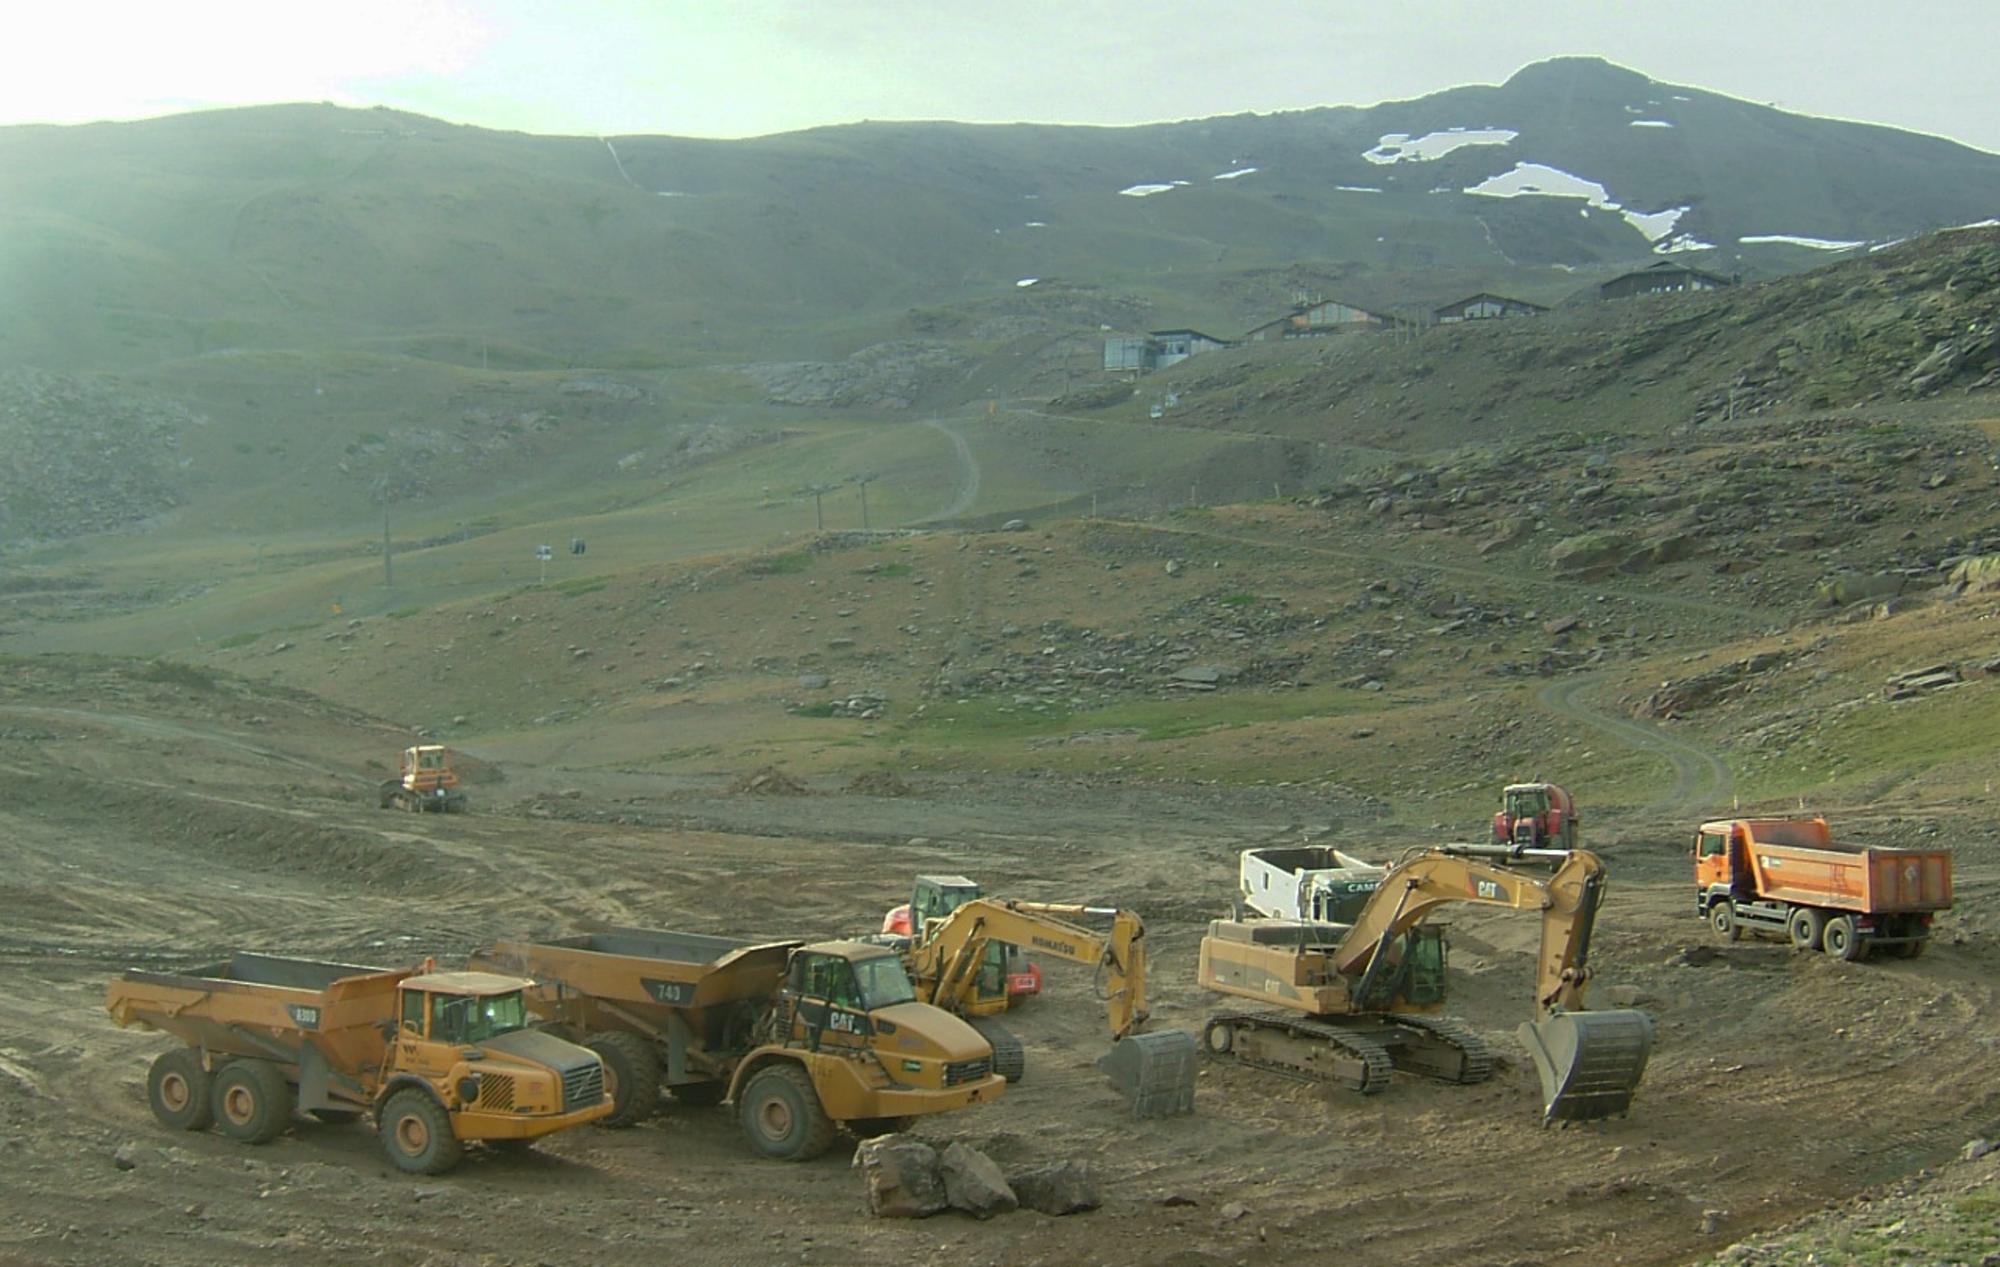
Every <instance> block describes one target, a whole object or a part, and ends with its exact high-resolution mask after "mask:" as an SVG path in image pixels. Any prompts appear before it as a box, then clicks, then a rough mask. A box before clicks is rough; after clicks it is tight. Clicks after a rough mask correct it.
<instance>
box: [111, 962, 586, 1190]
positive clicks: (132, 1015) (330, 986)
mask: <svg viewBox="0 0 2000 1267" xmlns="http://www.w3.org/2000/svg"><path fill="white" fill-rule="evenodd" d="M530 984H532V983H531V982H528V981H524V980H522V979H520V978H519V977H503V976H496V975H493V974H491V973H484V972H432V971H427V970H425V968H403V969H387V968H363V967H356V966H354V965H351V964H339V963H321V962H318V961H316V960H311V959H285V958H280V957H278V956H275V955H259V954H247V953H238V954H236V955H233V956H231V957H230V960H229V962H227V963H222V964H216V965H214V966H213V967H207V968H199V969H196V970H194V971H192V972H188V973H169V972H146V971H141V970H139V969H136V968H135V969H131V970H129V971H127V972H125V973H123V974H122V975H120V976H119V977H117V978H116V979H114V980H113V981H112V982H111V986H110V990H109V991H108V994H107V997H106V1000H105V1005H106V1006H107V1007H108V1008H109V1009H110V1011H111V1018H112V1019H113V1020H115V1021H117V1022H118V1024H120V1025H139V1026H142V1027H144V1028H146V1029H157V1030H163V1031H165V1032H167V1033H169V1034H172V1035H173V1036H174V1037H176V1038H178V1039H180V1040H181V1042H182V1043H183V1044H185V1046H182V1047H176V1048H174V1049H173V1050H171V1051H168V1052H165V1053H163V1054H161V1055H160V1056H159V1057H158V1058H157V1059H155V1060H154V1061H153V1067H152V1071H151V1072H150V1074H149V1075H148V1076H147V1079H146V1093H147V1099H148V1100H149V1101H150V1102H151V1104H152V1109H153V1116H155V1117H157V1118H158V1119H159V1120H160V1122H161V1123H162V1124H163V1125H166V1126H169V1127H172V1128H174V1129H176V1130H188V1131H199V1130H205V1129H207V1128H208V1127H209V1126H211V1125H213V1126H214V1127H215V1128H216V1129H217V1130H218V1131H220V1132H222V1133H223V1134H224V1135H227V1136H229V1137H230V1138H232V1139H237V1140H241V1141H243V1142H244V1143H248V1144H262V1143H266V1142H268V1141H270V1140H272V1139H274V1138H276V1137H277V1136H278V1135H279V1134H280V1133H281V1132H283V1131H284V1129H285V1127H286V1125H287V1124H288V1123H289V1122H290V1121H291V1118H292V1111H293V1110H294V1109H304V1110H306V1111H307V1112H309V1113H311V1114H313V1115H314V1116H315V1117H318V1118H320V1119H322V1120H324V1121H331V1122H348V1121H353V1120H355V1119H357V1118H359V1117H360V1116H361V1115H362V1114H363V1113H373V1114H374V1117H375V1123H376V1129H377V1131H378V1133H379V1134H380V1135H381V1137H382V1146H383V1148H384V1149H385V1150H387V1152H388V1154H389V1160H391V1161H392V1162H394V1163H395V1164H396V1165H397V1167H398V1168H400V1169H402V1170H406V1171H411V1172H414V1173H421V1174H432V1175H434V1174H442V1173H443V1172H444V1171H447V1170H450V1169H451V1168H452V1167H453V1166H455V1165H457V1164H458V1160H459V1157H460V1155H461V1152H462V1150H463V1147H464V1144H465V1143H466V1142H467V1141H470V1140H484V1141H486V1142H487V1143H489V1144H495V1145H503V1144H512V1145H517V1146H525V1145H526V1144H527V1143H528V1142H529V1141H532V1140H534V1139H537V1138H539V1137H541V1136H543V1135H547V1134H550V1133H551V1132H554V1131H560V1130H563V1129H564V1128H566V1127H571V1126H579V1125H581V1124H583V1123H585V1122H590V1121H594V1120H596V1119H597V1118H600V1117H603V1116H605V1115H606V1114H608V1113H610V1112H611V1108H612V1105H611V1099H610V1097H609V1096H607V1095H606V1094H605V1091H604V1066H603V1064H602V1062H600V1061H599V1060H598V1058H597V1056H596V1054H595V1053H593V1052H591V1051H588V1050H586V1049H585V1048H582V1047H578V1046H575V1045H574V1044H571V1043H566V1042H563V1041H561V1040H560V1039H557V1038H555V1037H552V1036H550V1035H548V1034H542V1033H538V1032H536V1031H534V1030H531V1029H529V1028H528V1019H529V1018H528V1011H527V1005H526V1003H525V1001H524V999H523V994H522V992H523V990H524V989H525V988H526V987H527V986H529V985H530Z"/></svg>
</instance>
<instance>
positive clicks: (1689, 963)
mask: <svg viewBox="0 0 2000 1267" xmlns="http://www.w3.org/2000/svg"><path fill="white" fill-rule="evenodd" d="M1720 958H1722V952H1721V951H1719V950H1717V949H1716V948H1715V947H1713V946H1684V947H1682V948H1681V950H1680V952H1679V953H1677V954H1675V955H1674V956H1673V957H1672V958H1670V959H1668V960H1667V966H1668V967H1670V968H1671V967H1682V968H1699V967H1700V966H1701V965H1703V964H1705V963H1714V962H1715V961H1716V960H1718V959H1720Z"/></svg>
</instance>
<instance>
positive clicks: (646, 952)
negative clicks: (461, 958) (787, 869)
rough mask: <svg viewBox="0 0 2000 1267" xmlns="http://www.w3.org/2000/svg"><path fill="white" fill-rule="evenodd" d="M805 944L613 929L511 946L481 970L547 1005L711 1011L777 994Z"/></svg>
mask: <svg viewBox="0 0 2000 1267" xmlns="http://www.w3.org/2000/svg"><path fill="white" fill-rule="evenodd" d="M801 944H802V943H800V942H796V941H782V942H764V943H752V942H743V941H736V940H733V939H731V938H727V937H710V936H707V935H705V934H701V933H677V932H667V931H663V930H659V929H649V928H613V929H607V930H605V931H604V932H599V933H582V934H578V935H577V936H573V937H558V938H554V939H552V940H549V941H545V942H525V941H503V942H496V943H494V945H493V946H492V947H491V948H490V949H487V950H483V951H480V952H479V953H478V954H476V955H474V956H473V957H472V958H471V960H470V961H469V963H470V965H471V966H473V967H483V968H486V969H488V970H490V971H503V972H515V973H519V974H520V975H522V976H526V977H532V978H533V979H534V980H535V983H536V985H537V986H538V987H539V988H538V990H537V991H535V992H533V993H536V994H540V995H541V996H543V998H544V1000H547V999H548V997H549V996H550V994H551V993H553V994H555V995H556V996H558V997H560V996H561V995H563V994H565V993H575V994H580V995H584V996H587V997H589V998H593V999H599V1000H604V1001H608V1002H614V1003H619V1004H623V1005H626V1006H634V1007H641V1008H660V1007H668V1008H707V1007H714V1006H717V1005H719V1004H724V1003H733V1002H739V1001H744V1000H752V999H761V998H766V997H768V996H770V995H772V994H775V993H776V992H777V990H778V985H779V982H780V981H781V980H782V979H783V977H784V972H785V963H786V961H787V959H789V958H790V956H791V953H792V951H794V950H796V949H797V948H798V947H799V946H800V945H801Z"/></svg>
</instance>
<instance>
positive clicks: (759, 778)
mask: <svg viewBox="0 0 2000 1267" xmlns="http://www.w3.org/2000/svg"><path fill="white" fill-rule="evenodd" d="M729 790H730V791H732V792H739V793H742V792H747V793H749V794H751V795H753V796H809V795H811V789H809V788H807V787H806V785H805V784H803V783H801V782H799V781H798V780H797V779H794V778H793V777H792V776H791V775H789V774H786V773H785V772H784V771H783V770H780V769H778V767H776V766H770V765H767V766H764V767H762V768H760V769H756V770H752V771H751V772H750V773H748V774H746V775H744V776H743V777H742V778H740V779H738V780H736V782H734V783H732V784H730V785H729Z"/></svg>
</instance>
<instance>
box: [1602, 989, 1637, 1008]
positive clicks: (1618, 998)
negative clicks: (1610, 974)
mask: <svg viewBox="0 0 2000 1267" xmlns="http://www.w3.org/2000/svg"><path fill="white" fill-rule="evenodd" d="M1598 994H1599V996H1600V997H1602V998H1603V1000H1604V1001H1605V1002H1606V1003H1609V1004H1610V1005H1611V1006H1613V1007H1631V1006H1632V1005H1633V1004H1635V1003H1637V1002H1638V1001H1639V987H1638V986H1636V985H1607V986H1605V987H1603V988H1602V989H1600V990H1599V991H1598Z"/></svg>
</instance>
